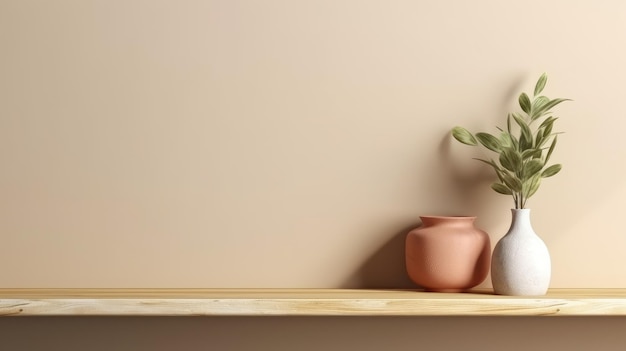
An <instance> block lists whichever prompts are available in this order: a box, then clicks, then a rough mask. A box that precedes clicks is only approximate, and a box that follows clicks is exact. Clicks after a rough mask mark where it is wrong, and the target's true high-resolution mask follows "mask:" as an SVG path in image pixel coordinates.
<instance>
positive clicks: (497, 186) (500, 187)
mask: <svg viewBox="0 0 626 351" xmlns="http://www.w3.org/2000/svg"><path fill="white" fill-rule="evenodd" d="M491 189H493V190H495V191H496V192H497V193H499V194H503V195H513V192H512V191H511V189H509V188H508V187H507V186H506V185H504V184H502V183H493V184H491Z"/></svg>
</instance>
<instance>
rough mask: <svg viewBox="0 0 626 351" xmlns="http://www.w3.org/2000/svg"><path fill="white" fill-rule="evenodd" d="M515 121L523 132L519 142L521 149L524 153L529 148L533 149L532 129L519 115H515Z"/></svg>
mask: <svg viewBox="0 0 626 351" xmlns="http://www.w3.org/2000/svg"><path fill="white" fill-rule="evenodd" d="M513 119H515V122H517V124H518V125H519V126H520V129H521V130H522V135H521V137H520V140H519V145H520V149H522V151H523V150H526V149H528V148H532V147H533V133H532V131H531V130H530V127H529V126H528V124H526V122H525V121H524V119H523V118H522V117H521V116H520V115H519V114H517V113H514V114H513Z"/></svg>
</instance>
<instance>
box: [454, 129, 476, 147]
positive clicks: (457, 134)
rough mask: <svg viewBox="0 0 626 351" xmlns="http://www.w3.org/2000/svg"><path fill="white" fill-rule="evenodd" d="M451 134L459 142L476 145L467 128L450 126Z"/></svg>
mask: <svg viewBox="0 0 626 351" xmlns="http://www.w3.org/2000/svg"><path fill="white" fill-rule="evenodd" d="M452 136H453V137H454V139H456V140H458V141H459V142H461V143H463V144H466V145H470V146H476V145H478V143H477V142H476V138H474V136H473V135H472V133H470V131H469V130H467V129H465V128H463V127H454V128H452Z"/></svg>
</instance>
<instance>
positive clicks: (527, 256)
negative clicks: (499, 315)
mask: <svg viewBox="0 0 626 351" xmlns="http://www.w3.org/2000/svg"><path fill="white" fill-rule="evenodd" d="M511 212H512V214H513V218H512V222H511V227H510V229H509V231H508V233H506V235H505V236H504V237H503V238H502V239H500V241H498V243H497V244H496V247H495V249H494V250H493V256H492V258H491V282H492V284H493V290H494V291H495V293H496V294H499V295H518V296H522V295H528V296H531V295H545V294H546V292H547V291H548V286H549V285H550V274H551V262H550V253H549V252H548V247H547V246H546V244H545V243H544V242H543V240H541V238H539V236H537V234H536V233H535V231H534V230H533V228H532V226H531V224H530V210H529V209H519V210H516V209H513V210H511Z"/></svg>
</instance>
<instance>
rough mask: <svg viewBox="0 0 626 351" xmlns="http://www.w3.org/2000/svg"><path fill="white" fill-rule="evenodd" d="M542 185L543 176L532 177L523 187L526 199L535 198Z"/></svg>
mask: <svg viewBox="0 0 626 351" xmlns="http://www.w3.org/2000/svg"><path fill="white" fill-rule="evenodd" d="M540 184H541V176H540V175H539V174H536V175H534V176H532V177H530V178H529V179H528V180H526V181H525V182H524V184H523V185H522V195H524V197H525V198H527V199H528V198H529V197H531V196H533V195H534V194H535V193H536V192H537V190H538V189H539V185H540Z"/></svg>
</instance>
